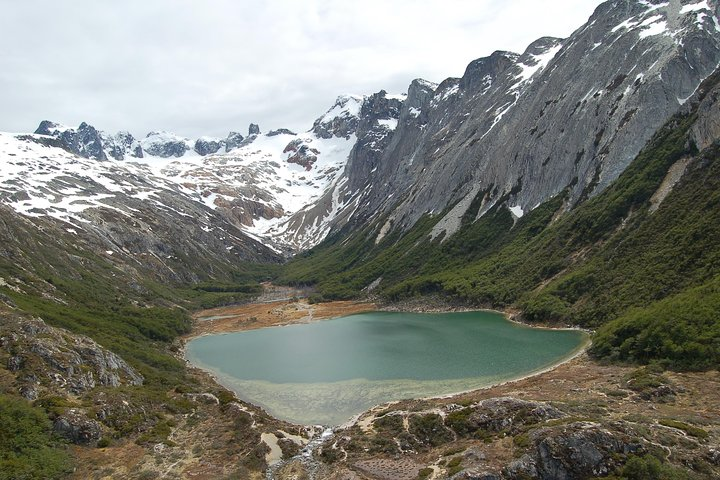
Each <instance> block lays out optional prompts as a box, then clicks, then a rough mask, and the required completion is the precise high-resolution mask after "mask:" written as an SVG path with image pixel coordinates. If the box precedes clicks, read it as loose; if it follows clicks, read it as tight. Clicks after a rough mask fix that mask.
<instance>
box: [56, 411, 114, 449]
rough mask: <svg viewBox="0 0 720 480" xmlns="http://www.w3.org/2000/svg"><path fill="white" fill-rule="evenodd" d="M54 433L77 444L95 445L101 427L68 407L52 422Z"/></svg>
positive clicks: (100, 434)
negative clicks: (67, 409)
mask: <svg viewBox="0 0 720 480" xmlns="http://www.w3.org/2000/svg"><path fill="white" fill-rule="evenodd" d="M53 430H54V431H55V433H57V434H58V435H60V436H61V437H64V438H66V439H68V440H69V441H71V442H72V443H75V444H78V445H96V444H97V442H98V440H100V438H101V437H102V427H101V426H100V423H98V422H97V421H95V420H90V419H89V418H87V416H85V414H84V413H82V412H80V411H79V410H76V409H70V410H69V411H68V412H66V413H65V414H63V415H61V416H59V417H58V418H56V419H55V421H54V422H53Z"/></svg>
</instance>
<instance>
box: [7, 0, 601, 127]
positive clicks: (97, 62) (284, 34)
mask: <svg viewBox="0 0 720 480" xmlns="http://www.w3.org/2000/svg"><path fill="white" fill-rule="evenodd" d="M596 1H597V0H556V1H553V2H537V1H533V0H505V1H500V0H416V1H410V0H395V1H393V2H385V1H380V0H365V1H363V2H356V1H344V0H343V1H339V0H305V1H302V2H298V1H296V0H275V1H273V0H268V1H253V2H250V1H231V0H209V1H203V2H199V1H190V0H143V1H140V0H126V1H123V2H98V1H97V0H75V1H73V2H57V1H54V0H52V1H51V0H24V1H23V2H17V1H15V0H0V7H2V11H3V15H2V17H0V42H2V44H3V49H2V50H1V52H2V53H0V61H1V62H2V63H1V64H2V65H3V68H2V69H1V71H0V105H3V108H2V111H1V112H0V130H9V131H28V130H33V129H34V128H35V126H36V125H37V123H38V122H39V121H40V120H42V119H46V118H47V119H52V120H56V121H60V122H63V123H68V124H78V123H80V122H81V121H83V120H85V121H88V122H90V123H92V124H94V125H95V126H97V127H98V128H102V129H106V130H111V131H112V130H119V129H128V130H130V131H131V132H133V133H134V134H135V135H144V134H145V133H146V132H147V131H149V130H151V129H167V130H174V131H176V132H178V133H180V134H184V135H188V136H199V135H203V134H211V135H224V134H226V133H227V131H228V130H231V129H232V130H240V131H244V130H245V128H246V126H247V124H248V123H250V122H251V121H252V122H256V123H260V125H261V127H262V128H263V129H264V130H267V129H270V128H278V127H288V128H294V129H306V128H309V127H310V125H311V122H312V120H313V119H314V118H315V117H317V116H319V115H321V114H322V113H323V112H324V110H325V109H327V108H329V106H330V105H331V104H332V102H333V101H334V99H335V97H336V96H337V95H338V94H341V93H372V92H375V91H378V90H380V89H385V90H388V91H391V92H399V91H405V89H406V88H407V85H408V84H409V82H410V81H411V80H412V79H413V78H416V77H423V78H427V79H429V80H432V81H441V80H442V79H444V78H446V77H449V76H460V75H462V73H463V71H464V69H465V66H466V65H467V64H468V63H469V62H470V61H471V60H473V59H475V58H478V57H481V56H485V55H488V54H490V53H491V52H492V51H494V50H513V51H522V50H524V48H525V47H526V46H527V45H528V44H529V43H530V42H532V41H533V40H535V39H536V38H538V37H540V36H544V35H552V36H567V35H569V34H570V33H571V32H572V31H573V30H574V29H576V28H578V27H580V26H581V24H582V23H584V22H585V20H587V18H588V17H589V15H590V14H591V13H592V11H593V8H594V6H595V4H596Z"/></svg>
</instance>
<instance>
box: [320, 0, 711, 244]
mask: <svg viewBox="0 0 720 480" xmlns="http://www.w3.org/2000/svg"><path fill="white" fill-rule="evenodd" d="M718 13H719V7H718V2H717V1H715V0H703V1H697V0H684V1H673V2H667V1H663V0H624V1H617V0H612V1H607V2H604V3H602V4H601V5H600V6H598V8H597V9H596V10H595V12H594V13H593V15H592V16H591V18H590V19H589V21H588V22H587V23H586V24H585V25H583V26H582V27H580V28H579V29H578V30H576V31H575V32H574V33H573V34H572V35H571V36H570V37H568V38H566V39H557V38H541V39H539V40H537V41H535V42H533V43H532V44H531V45H530V46H529V47H528V48H527V49H526V51H525V52H524V53H522V54H517V53H512V52H503V51H498V52H495V53H493V54H492V55H490V56H489V57H486V58H480V59H478V60H475V61H473V62H471V63H470V64H469V65H468V67H467V69H466V71H465V74H464V75H463V76H462V78H449V79H446V80H445V81H443V82H442V83H440V85H439V86H437V88H434V87H433V86H432V85H430V86H428V85H427V84H425V83H424V82H414V83H413V84H412V85H411V86H410V89H409V91H408V97H407V100H406V101H405V102H403V105H402V109H401V111H400V115H399V122H398V125H397V128H396V130H395V131H394V133H393V135H392V138H391V139H390V140H389V141H388V142H387V146H386V147H385V148H383V150H382V152H381V153H380V154H379V155H376V153H375V152H374V151H368V149H365V148H361V142H358V145H357V146H356V148H355V149H354V150H353V152H352V153H351V156H350V159H349V160H348V164H347V165H346V167H345V171H344V174H343V177H341V178H340V179H339V180H338V182H337V185H338V186H339V188H338V189H335V190H333V191H332V192H329V193H328V194H327V196H326V197H325V198H323V199H321V201H320V203H318V207H319V206H320V205H321V203H322V202H326V203H327V202H330V199H331V198H332V199H337V201H336V203H337V204H339V205H344V208H342V209H341V210H340V211H338V212H336V213H335V219H334V220H333V221H332V225H331V228H330V230H331V231H340V230H341V229H343V228H346V230H347V229H348V228H350V229H352V228H358V227H362V226H365V225H367V224H368V222H371V221H373V220H375V219H378V218H381V217H383V218H387V220H386V221H385V222H384V226H382V227H378V229H377V232H378V233H377V238H378V240H379V239H381V238H382V237H383V236H384V235H385V234H386V233H387V232H389V231H392V230H405V229H407V228H409V227H411V226H412V225H414V224H415V222H417V220H418V219H420V218H421V217H422V216H423V215H439V214H441V213H443V212H444V213H443V217H444V218H443V220H442V221H441V222H440V223H439V224H438V226H437V227H436V231H435V232H434V233H433V234H434V235H435V236H436V237H441V236H445V238H446V237H447V236H449V235H452V234H453V233H454V232H455V231H456V229H457V227H458V226H459V225H460V219H462V217H463V216H464V215H465V214H466V212H467V211H468V209H469V208H470V206H471V205H478V204H479V205H480V208H479V209H478V212H477V216H478V217H479V216H482V215H483V214H484V213H485V212H487V211H488V210H489V209H490V208H491V207H492V206H493V205H504V206H505V207H506V208H508V209H509V210H510V211H512V212H513V214H514V215H515V216H516V217H520V216H522V215H523V214H524V213H526V212H528V211H530V210H532V209H534V208H535V207H536V206H538V205H539V204H541V203H542V202H544V201H546V200H548V199H549V198H552V197H553V196H555V195H558V194H560V193H561V192H563V191H566V190H567V191H568V192H569V196H568V201H567V205H566V208H568V209H569V208H573V206H574V205H576V204H577V203H578V202H581V201H583V200H584V199H586V198H589V197H591V196H593V195H596V194H597V193H598V192H600V191H602V190H603V189H605V188H606V187H607V186H608V185H610V184H611V183H612V182H613V181H614V180H615V179H616V178H617V177H618V176H619V175H620V173H622V172H623V171H624V170H625V168H626V167H627V165H628V164H629V163H630V162H631V161H632V159H633V158H635V156H636V155H637V154H638V152H639V151H640V149H641V148H642V147H643V146H644V145H645V144H646V143H647V141H648V140H649V139H650V138H651V136H652V135H653V133H654V132H656V131H657V129H658V128H659V127H660V126H661V125H662V124H663V123H665V121H666V120H667V119H668V118H669V117H670V116H671V115H673V114H674V113H676V112H677V111H678V110H679V109H680V108H681V107H682V106H683V104H684V103H685V102H686V101H688V99H689V98H690V97H691V96H692V94H693V92H694V91H695V90H696V89H697V87H698V86H699V85H700V83H701V82H702V80H703V79H705V78H706V77H708V76H709V75H710V74H711V73H713V72H714V71H715V69H716V68H717V67H718V65H719V64H720V21H719V20H718ZM322 208H324V207H322ZM348 225H349V226H348ZM346 226H347V227H346Z"/></svg>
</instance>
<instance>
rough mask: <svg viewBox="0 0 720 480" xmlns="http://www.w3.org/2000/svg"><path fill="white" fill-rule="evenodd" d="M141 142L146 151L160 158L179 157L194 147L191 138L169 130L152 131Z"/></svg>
mask: <svg viewBox="0 0 720 480" xmlns="http://www.w3.org/2000/svg"><path fill="white" fill-rule="evenodd" d="M140 144H141V145H142V149H143V151H144V152H147V153H148V154H150V155H152V156H154V157H160V158H170V157H176V158H179V157H182V156H183V155H185V152H187V151H188V150H191V149H192V147H191V145H190V140H189V139H187V138H183V137H179V136H177V135H175V134H172V133H168V132H150V133H148V134H147V137H145V138H144V139H143V140H141V142H140Z"/></svg>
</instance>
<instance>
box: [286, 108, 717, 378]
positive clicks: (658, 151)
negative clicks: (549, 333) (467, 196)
mask: <svg viewBox="0 0 720 480" xmlns="http://www.w3.org/2000/svg"><path fill="white" fill-rule="evenodd" d="M694 120H695V116H694V114H689V115H685V116H677V117H675V118H673V119H672V120H671V121H670V122H669V123H668V124H667V125H666V126H665V127H664V128H663V129H661V130H660V131H659V132H658V133H657V134H656V136H655V137H654V138H653V140H652V141H651V142H650V143H649V144H648V146H647V147H646V148H645V149H644V150H643V152H642V153H641V154H640V155H639V156H638V157H637V158H636V159H635V161H634V162H633V163H632V164H631V165H630V166H629V167H628V168H627V169H626V171H625V172H624V173H623V174H622V176H621V177H620V178H619V179H618V180H617V181H616V182H615V183H614V184H613V185H612V186H611V187H609V188H608V189H607V190H605V191H604V192H603V193H602V194H600V195H598V196H596V197H593V198H591V199H590V200H587V201H585V202H584V203H582V204H581V205H580V206H578V207H577V208H575V209H573V210H572V211H571V212H569V213H565V214H563V215H562V216H559V218H558V217H557V213H558V212H559V211H560V210H561V209H562V206H563V202H564V199H563V198H562V195H561V196H558V197H556V198H554V199H552V200H550V201H548V202H546V203H545V204H543V205H541V206H540V207H538V208H536V209H535V210H533V211H532V212H530V213H529V214H528V215H526V216H525V217H523V218H522V219H521V220H519V221H518V222H517V223H516V224H514V225H513V220H512V217H511V216H510V213H509V212H508V211H507V210H505V209H504V208H503V207H501V208H495V209H493V210H491V211H490V212H489V213H488V214H486V215H485V216H484V217H483V218H481V219H480V220H479V221H477V222H474V223H473V222H472V221H471V219H472V218H474V214H475V211H474V210H473V209H477V208H478V205H479V199H480V198H481V196H482V195H483V193H482V192H481V193H480V194H479V196H478V199H477V201H476V202H474V206H473V207H471V211H470V212H469V213H468V215H466V219H465V221H464V225H463V227H462V229H461V230H460V231H459V232H458V233H457V234H455V235H454V236H452V237H451V238H450V239H448V240H447V241H446V242H444V243H440V241H439V240H435V241H431V240H430V239H429V237H428V233H429V232H430V230H431V228H432V226H433V225H434V224H435V223H436V222H437V221H438V220H439V219H440V218H441V217H442V215H439V216H436V217H434V218H429V217H427V218H424V219H423V220H422V221H421V222H419V223H418V224H417V225H416V226H415V227H414V228H413V229H412V230H410V231H409V232H408V233H407V234H405V235H403V236H399V235H398V234H395V235H394V236H392V237H391V238H386V239H384V240H383V241H382V242H381V243H380V244H379V245H375V238H376V235H377V228H378V226H379V225H381V224H382V220H381V221H379V222H377V223H376V224H374V225H371V226H370V227H368V228H366V229H364V230H363V231H361V232H359V233H356V234H353V235H351V236H349V237H348V238H344V239H340V238H336V239H331V240H330V241H328V242H326V243H324V244H323V245H321V246H319V247H317V248H316V249H314V250H313V251H310V252H308V253H306V254H305V255H304V256H302V257H300V258H297V259H296V260H295V261H293V262H291V263H290V264H289V265H288V267H287V269H286V272H285V274H284V276H283V280H285V281H287V282H289V283H310V284H315V285H317V286H318V288H319V290H320V291H321V292H322V293H323V294H324V295H325V296H326V297H329V298H338V297H350V296H355V295H358V293H359V292H360V290H361V289H362V288H363V287H365V286H367V285H368V284H369V283H370V282H372V281H373V280H375V279H377V278H379V277H382V278H383V281H382V283H381V284H380V287H379V289H378V291H377V292H378V293H379V294H380V295H382V296H384V297H385V298H387V299H389V300H398V299H403V298H407V297H413V296H422V295H428V294H440V295H442V296H445V297H449V298H452V299H455V300H456V301H459V302H462V303H464V304H468V305H475V306H493V307H508V306H518V307H520V308H521V309H522V310H523V312H524V316H525V318H526V319H527V320H530V321H543V322H562V323H572V324H578V325H582V326H586V327H592V328H597V327H600V326H603V325H604V327H603V328H601V330H600V332H599V333H598V335H597V337H596V346H595V348H594V350H593V352H594V353H595V354H596V355H598V356H600V357H604V358H613V359H622V360H631V361H642V362H648V361H653V360H663V361H665V362H666V363H668V364H669V365H671V366H674V367H675V368H684V369H693V368H711V367H714V368H717V367H718V366H720V357H719V353H718V352H720V331H719V330H720V329H719V328H718V322H720V320H718V319H719V318H720V315H718V314H717V313H718V305H719V304H718V300H717V295H709V294H707V292H714V291H716V290H717V285H718V283H719V282H720V280H718V278H720V277H718V275H719V274H720V240H718V239H720V162H719V161H718V157H719V156H720V148H718V147H716V146H713V147H710V148H708V149H707V150H706V151H704V152H702V153H700V154H698V152H696V151H695V149H694V147H693V146H692V145H691V144H690V142H688V134H687V132H688V129H689V128H690V126H692V124H693V122H694ZM684 156H693V157H694V160H693V162H692V163H691V164H690V166H689V167H688V171H687V173H686V174H685V176H684V177H683V179H682V180H681V182H680V183H679V184H678V185H677V186H676V187H675V188H674V190H673V192H672V193H671V194H670V195H669V196H668V197H667V198H666V200H665V201H664V202H663V204H662V205H661V206H660V208H659V210H658V211H657V212H655V213H650V212H649V210H648V207H649V206H650V198H651V196H652V195H653V193H654V192H655V191H656V190H657V189H658V187H659V186H660V184H661V182H662V180H663V179H664V177H665V175H666V173H667V171H668V169H669V168H670V166H671V165H673V164H674V163H675V162H676V161H677V160H678V159H680V158H682V157H684ZM659 302H662V303H659ZM660 312H664V313H663V314H662V315H659V313H660ZM680 312H685V313H686V314H685V315H680ZM628 325H633V328H628ZM669 325H672V326H673V328H672V329H669V328H665V327H667V326H669ZM623 326H624V327H623ZM680 331H682V332H684V334H683V335H682V336H680V337H677V338H675V339H673V340H672V341H671V340H670V338H669V337H670V336H671V332H675V333H677V332H680ZM653 332H654V333H653ZM658 344H660V345H665V346H664V347H658V346H657V345H658Z"/></svg>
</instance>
